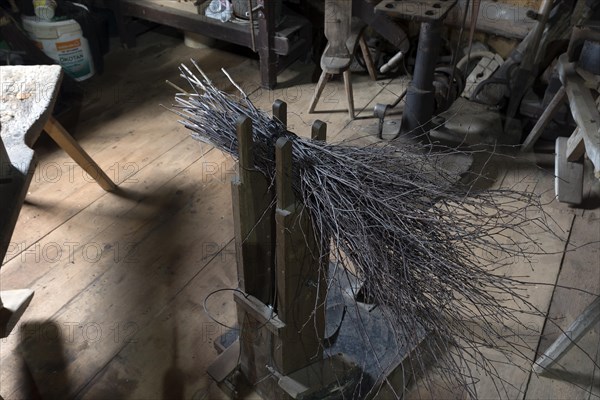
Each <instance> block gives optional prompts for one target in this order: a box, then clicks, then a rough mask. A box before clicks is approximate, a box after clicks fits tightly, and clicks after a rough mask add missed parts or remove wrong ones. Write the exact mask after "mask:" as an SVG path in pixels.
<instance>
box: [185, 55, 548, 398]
mask: <svg viewBox="0 0 600 400" xmlns="http://www.w3.org/2000/svg"><path fill="white" fill-rule="evenodd" d="M196 67H197V66H196ZM198 71H199V73H200V74H201V75H202V76H203V78H202V79H199V78H198V77H196V76H195V74H194V73H192V72H191V71H190V70H189V69H188V68H187V67H186V66H182V67H181V73H182V76H183V77H184V78H185V79H186V80H187V81H188V82H189V84H190V85H191V87H192V89H193V90H192V91H191V94H190V93H179V94H178V95H177V96H176V103H177V104H176V106H175V107H174V111H175V112H176V113H177V114H178V115H180V116H181V117H182V120H181V122H182V123H183V124H184V125H185V126H186V127H187V128H188V129H189V130H191V131H192V132H193V136H194V138H196V139H197V140H200V141H203V142H207V143H210V144H212V145H214V146H216V147H217V148H219V149H220V150H222V151H224V152H226V153H228V154H231V155H232V156H233V157H237V155H238V147H237V138H236V121H237V120H238V117H239V116H240V115H245V116H249V117H250V118H251V119H252V122H253V137H254V142H255V145H254V157H255V160H256V163H257V168H258V169H259V170H260V171H262V173H264V174H265V176H266V177H267V178H268V179H270V180H272V179H274V178H273V177H274V169H275V150H274V145H275V142H276V140H277V139H278V138H279V137H281V136H282V135H285V136H287V137H289V138H290V139H291V140H292V141H293V168H294V170H293V174H294V176H295V179H294V185H295V186H294V190H295V191H296V193H297V195H298V196H299V198H301V199H302V201H303V202H304V205H305V207H306V209H307V210H308V211H309V212H310V215H311V217H312V221H313V224H314V228H315V229H314V230H315V232H316V234H317V235H319V236H320V239H322V238H331V243H332V248H331V250H332V254H334V255H335V256H336V258H337V260H338V262H340V263H341V264H342V265H343V266H344V267H346V268H348V269H349V270H352V271H353V273H355V274H356V275H357V276H358V277H359V278H360V279H361V280H362V281H364V291H365V293H367V295H368V296H369V298H370V299H371V300H372V301H373V302H374V303H376V304H379V305H381V306H386V307H385V310H386V311H385V315H386V317H387V318H388V320H389V321H390V322H391V325H392V326H396V327H399V329H398V336H399V340H401V341H403V342H404V343H406V341H408V342H409V343H407V344H408V346H410V347H412V346H411V345H416V344H417V343H410V341H411V340H415V341H416V340H417V338H418V337H420V336H421V335H420V334H419V333H420V332H422V331H423V330H425V331H429V332H435V333H436V335H437V336H438V337H440V338H441V339H442V340H439V341H437V342H436V344H435V345H433V346H434V347H433V348H430V351H431V353H437V354H442V353H450V354H452V355H453V356H451V357H446V358H445V362H446V363H447V364H446V365H445V367H443V368H441V370H442V371H444V374H445V376H446V378H447V379H448V380H449V381H451V382H454V381H456V380H457V379H458V380H460V381H462V382H464V383H465V388H466V389H467V390H468V391H469V393H470V394H471V395H472V396H473V397H475V396H476V394H475V392H474V389H473V386H472V385H470V384H469V383H472V382H469V379H468V376H469V374H468V373H465V372H464V371H465V368H468V367H469V365H473V363H475V364H476V365H478V367H479V368H484V369H485V371H486V372H487V373H488V374H490V375H492V376H496V378H497V379H499V380H500V381H502V377H501V376H499V374H498V373H496V372H495V370H494V366H493V365H492V364H491V363H489V362H488V360H487V359H486V358H485V357H484V356H483V355H482V352H481V349H482V347H494V348H496V349H499V350H500V351H502V352H504V353H505V355H506V357H507V358H508V359H509V360H510V359H511V357H514V356H520V355H522V354H523V353H522V351H523V350H524V349H527V348H528V346H527V345H526V343H524V342H519V341H518V340H517V341H516V342H515V341H508V340H506V339H503V338H505V337H507V336H512V337H513V338H514V337H519V336H518V335H516V334H514V335H510V333H511V332H512V333H515V332H516V331H517V330H520V331H521V333H522V332H523V328H525V327H523V326H520V322H519V319H518V318H517V317H516V316H515V314H514V311H515V310H516V307H518V310H519V311H525V312H535V310H534V308H533V307H531V306H530V305H529V304H528V302H527V300H526V298H525V296H524V295H523V294H522V292H521V291H520V289H519V287H518V285H516V284H515V282H514V281H513V280H511V279H509V278H508V277H506V276H502V275H499V274H496V273H494V268H495V267H497V266H498V265H502V264H503V262H502V260H505V261H507V262H508V261H509V260H510V259H511V258H512V257H514V256H518V257H519V258H520V259H527V258H528V256H529V255H530V254H531V252H532V251H535V249H534V248H533V247H532V245H531V241H530V240H529V234H528V232H530V230H528V229H530V228H531V226H535V225H537V226H538V227H539V228H540V229H546V228H545V221H543V220H541V219H540V220H536V219H529V218H528V216H529V215H530V213H528V212H527V211H528V209H529V208H532V207H533V208H536V209H539V208H540V204H539V199H538V198H537V197H536V195H534V194H532V193H530V192H519V191H514V190H507V189H495V190H490V189H486V190H475V189H474V188H473V187H472V186H465V185H457V184H455V178H454V177H451V176H449V174H448V173H447V172H445V171H444V169H443V168H442V167H441V166H440V165H438V164H437V161H436V160H439V158H438V157H434V156H433V155H432V154H431V153H430V152H428V151H424V150H423V148H416V146H409V145H402V146H398V147H395V146H390V145H386V146H369V147H364V148H361V147H355V146H349V145H344V144H327V143H324V142H320V141H313V140H310V139H306V138H302V137H298V136H296V135H294V134H292V133H290V132H288V131H287V130H286V127H285V126H284V125H283V124H281V123H280V122H279V121H276V120H274V119H272V118H270V116H269V115H267V114H266V113H265V112H263V111H261V110H259V109H257V108H256V107H255V106H254V105H253V104H252V102H251V101H250V100H249V99H248V97H247V96H246V95H245V94H244V92H243V91H242V90H241V89H240V88H239V87H238V89H239V91H240V94H241V97H234V96H231V95H228V94H226V93H224V92H222V91H220V90H219V89H217V88H216V87H215V86H214V85H213V84H212V83H211V81H210V80H209V79H208V78H207V77H206V76H205V75H204V74H203V73H202V71H201V70H200V69H199V68H198ZM224 72H225V71H224ZM228 77H229V76H228ZM232 83H233V84H234V85H235V83H234V82H233V80H232ZM236 87H237V85H236ZM505 300H511V301H513V303H512V304H513V305H512V306H511V305H509V304H507V303H505V302H504V301H505ZM515 300H516V303H514V301H515ZM500 331H502V333H503V335H500V334H499V332H500ZM407 333H408V334H407ZM529 356H530V355H529ZM423 359H424V356H423ZM412 362H413V364H414V365H413V367H414V369H415V370H419V369H424V368H425V366H424V362H422V360H421V359H420V358H419V357H416V358H415V357H413V358H412ZM500 387H501V385H500V386H499V390H501V389H500Z"/></svg>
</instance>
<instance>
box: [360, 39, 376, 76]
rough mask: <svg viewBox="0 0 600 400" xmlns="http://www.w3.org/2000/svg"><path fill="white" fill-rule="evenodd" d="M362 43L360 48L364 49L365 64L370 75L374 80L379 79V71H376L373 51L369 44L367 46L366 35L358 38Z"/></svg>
mask: <svg viewBox="0 0 600 400" xmlns="http://www.w3.org/2000/svg"><path fill="white" fill-rule="evenodd" d="M358 43H359V44H360V49H361V50H362V55H363V59H364V60H365V64H366V65H367V70H368V71H369V75H370V76H371V79H373V80H374V81H376V80H377V71H375V65H374V64H373V57H371V52H370V51H369V46H367V42H366V41H365V37H364V36H361V37H360V39H359V40H358Z"/></svg>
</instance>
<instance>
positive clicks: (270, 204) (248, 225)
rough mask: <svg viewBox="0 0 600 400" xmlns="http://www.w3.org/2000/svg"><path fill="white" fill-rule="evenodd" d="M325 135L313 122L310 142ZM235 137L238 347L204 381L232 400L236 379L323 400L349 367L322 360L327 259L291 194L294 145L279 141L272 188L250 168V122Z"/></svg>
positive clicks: (242, 122)
mask: <svg viewBox="0 0 600 400" xmlns="http://www.w3.org/2000/svg"><path fill="white" fill-rule="evenodd" d="M273 115H274V118H276V119H278V120H279V121H280V122H282V123H283V124H286V123H287V105H286V104H285V103H284V102H282V101H280V100H278V101H276V102H275V103H274V104H273ZM326 129H327V125H326V124H325V123H323V122H321V121H316V122H315V123H314V124H313V127H312V139H313V140H323V141H324V140H325V137H326ZM237 136H238V148H239V163H238V174H237V177H236V178H235V179H234V181H233V183H232V189H233V190H232V192H233V193H232V196H233V212H234V224H235V239H236V250H237V271H238V279H239V290H238V291H236V292H235V294H234V299H235V302H236V305H237V315H238V326H239V329H240V330H239V339H238V340H237V341H236V342H235V343H233V344H232V345H231V346H229V347H228V348H227V349H226V350H225V351H224V352H223V353H222V354H221V355H220V357H219V358H218V359H217V360H216V361H215V363H214V364H213V365H211V366H210V367H209V369H208V373H209V375H210V376H211V377H212V378H213V379H215V380H216V381H217V382H218V383H219V384H220V387H221V388H222V389H223V390H224V391H226V392H228V393H229V394H230V395H231V396H232V397H235V396H236V393H237V392H238V391H239V389H238V386H239V384H236V383H235V382H234V380H235V379H234V378H232V377H233V376H235V373H234V372H235V371H238V372H240V373H241V375H242V376H243V378H244V380H245V381H246V383H247V384H249V385H251V386H252V387H253V388H254V390H256V392H258V394H259V395H261V396H262V397H263V398H267V399H273V398H277V399H290V398H307V397H310V396H314V395H317V393H318V395H319V396H320V395H321V394H323V393H324V392H326V391H327V388H328V387H329V386H334V385H335V379H336V375H337V377H338V378H339V376H340V374H343V371H344V370H346V366H347V365H348V363H347V362H345V360H343V358H342V357H341V356H340V357H330V358H328V359H327V360H324V357H323V338H324V332H325V299H326V295H327V276H326V271H327V267H328V265H329V257H328V256H326V255H325V256H323V253H324V252H323V250H322V248H321V247H322V246H324V244H322V243H318V241H317V239H316V237H315V235H314V231H313V226H312V222H311V220H310V217H309V213H308V212H303V210H304V206H303V204H302V202H301V201H300V199H298V198H297V197H296V195H295V193H294V191H293V189H292V182H293V176H292V165H293V164H292V163H293V160H292V153H293V141H291V140H289V139H288V138H285V137H281V138H279V139H278V140H277V142H276V145H275V158H276V176H275V179H276V181H275V185H272V184H271V182H269V181H268V180H267V178H266V177H265V176H264V175H263V174H262V173H261V172H259V171H257V169H256V167H255V159H254V151H253V146H254V143H253V136H252V121H251V120H250V118H248V117H240V119H239V120H238V124H237ZM325 363H326V365H325ZM348 368H350V366H349V365H348Z"/></svg>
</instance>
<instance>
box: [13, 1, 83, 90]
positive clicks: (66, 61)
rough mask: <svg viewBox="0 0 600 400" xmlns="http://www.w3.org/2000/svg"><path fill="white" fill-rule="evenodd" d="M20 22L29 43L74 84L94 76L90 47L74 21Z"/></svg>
mask: <svg viewBox="0 0 600 400" xmlns="http://www.w3.org/2000/svg"><path fill="white" fill-rule="evenodd" d="M82 7H83V6H82ZM22 20H23V28H24V29H25V31H27V34H28V35H29V37H30V38H31V40H33V41H34V42H35V43H36V44H37V46H38V47H39V48H40V49H41V50H42V51H43V52H44V53H46V55H47V56H48V57H50V58H51V59H53V60H54V61H56V62H58V63H59V64H60V65H61V66H62V67H63V68H64V70H65V71H66V73H67V74H69V75H70V76H71V77H73V78H74V79H75V80H77V81H83V80H86V79H88V78H90V77H92V76H93V75H94V73H95V70H94V61H93V58H92V53H91V51H90V46H89V44H88V41H87V39H86V38H84V37H83V31H82V30H81V26H80V25H79V24H78V23H77V21H75V20H74V19H68V20H65V21H44V20H41V19H39V18H37V17H28V16H24V17H23V19H22Z"/></svg>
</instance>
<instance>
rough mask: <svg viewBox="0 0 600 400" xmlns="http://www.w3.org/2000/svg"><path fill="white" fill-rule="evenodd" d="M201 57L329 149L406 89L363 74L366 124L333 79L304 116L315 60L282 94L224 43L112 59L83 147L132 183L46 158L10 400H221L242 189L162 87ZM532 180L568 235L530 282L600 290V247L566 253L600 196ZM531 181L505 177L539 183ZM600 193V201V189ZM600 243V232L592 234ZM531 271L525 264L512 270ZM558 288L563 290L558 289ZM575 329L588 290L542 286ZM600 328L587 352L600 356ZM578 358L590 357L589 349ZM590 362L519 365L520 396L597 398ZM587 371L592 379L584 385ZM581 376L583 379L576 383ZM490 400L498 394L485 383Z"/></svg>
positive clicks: (5, 281)
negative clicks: (218, 366)
mask: <svg viewBox="0 0 600 400" xmlns="http://www.w3.org/2000/svg"><path fill="white" fill-rule="evenodd" d="M190 57H193V58H194V59H196V60H198V61H199V63H200V64H201V65H202V67H203V68H204V69H205V71H206V72H207V73H208V74H209V75H210V76H211V78H213V79H214V80H215V82H217V84H218V85H219V86H220V87H222V88H224V89H228V90H231V89H233V88H232V86H231V85H230V84H229V82H228V81H227V80H226V78H225V77H224V76H223V75H222V74H220V73H219V69H220V68H221V67H224V68H226V69H228V71H229V72H230V73H231V74H232V76H234V77H235V78H236V79H237V80H238V83H239V84H240V85H241V86H242V87H243V88H244V90H246V92H247V93H249V94H250V97H251V98H252V100H253V101H254V102H255V104H257V105H258V106H259V107H261V108H263V109H265V110H269V109H270V107H271V103H272V102H273V101H274V100H275V99H278V98H280V99H283V100H285V101H287V102H288V107H289V111H290V115H289V126H290V129H291V130H293V131H295V132H297V133H298V134H301V135H304V136H308V135H309V134H310V125H311V123H312V121H313V120H314V119H317V118H318V119H321V120H323V121H325V122H327V123H328V137H329V138H331V139H332V140H343V139H349V138H362V140H363V141H366V142H372V141H374V135H375V133H376V130H377V120H376V119H374V118H372V117H371V110H372V107H373V106H374V105H375V103H378V102H379V103H385V102H390V101H392V100H393V99H394V96H396V95H397V94H399V93H401V91H402V90H403V88H404V87H405V85H406V80H405V79H394V80H389V79H388V80H383V79H382V80H379V81H377V82H372V81H371V80H370V79H369V78H368V76H367V75H366V74H355V76H354V77H353V81H354V94H355V106H356V110H357V114H358V118H357V119H356V120H354V121H352V122H350V121H348V119H347V113H346V110H345V108H346V98H345V94H344V88H343V83H342V82H341V80H338V81H334V82H331V83H329V84H328V86H327V88H326V90H325V92H324V94H323V98H322V101H321V102H319V104H318V105H317V111H318V112H317V113H316V114H311V115H309V114H307V113H306V110H307V109H308V105H309V101H310V98H311V96H312V94H313V90H314V84H312V83H310V76H311V75H312V68H313V67H312V66H311V65H304V64H300V63H297V64H294V65H293V66H292V67H291V68H289V69H288V70H287V71H285V72H284V73H283V74H282V75H280V77H279V82H280V85H279V87H278V88H277V89H275V90H272V91H267V90H263V89H260V88H259V82H260V79H259V73H258V63H257V61H255V60H249V59H247V58H244V57H241V56H238V55H236V54H234V53H233V52H231V51H226V50H219V49H199V50H192V49H188V48H186V47H184V46H183V45H182V43H181V40H180V39H177V38H174V37H171V36H166V35H164V34H161V33H160V32H149V33H147V34H144V35H143V36H142V37H140V40H139V46H138V47H137V48H135V49H131V50H124V49H117V50H114V51H113V52H112V53H111V54H110V55H109V56H108V57H107V59H106V62H107V66H106V71H107V72H106V73H105V75H103V76H100V77H95V78H93V79H92V80H91V81H88V82H86V83H84V85H83V87H84V89H85V100H84V104H83V110H82V114H81V118H80V121H79V125H78V127H77V135H76V136H77V139H78V140H79V142H80V143H81V145H82V146H83V147H84V148H85V149H86V151H88V152H89V153H90V155H91V156H92V157H93V158H94V159H95V160H96V161H97V162H98V163H99V165H100V166H101V167H102V168H103V169H104V170H105V171H107V173H108V174H109V176H111V178H113V180H114V181H115V182H117V183H118V184H119V187H120V191H119V193H116V194H110V193H106V192H104V191H102V190H101V189H100V188H99V187H98V186H97V185H96V184H94V183H91V182H90V181H91V179H90V178H89V177H88V176H86V175H85V174H84V173H83V171H82V170H81V169H79V168H78V167H77V166H76V165H74V164H73V163H72V162H71V160H70V159H69V158H68V157H67V156H66V155H65V154H64V153H63V152H61V151H60V150H58V149H56V148H53V147H51V146H49V147H47V148H41V149H40V153H41V160H40V165H39V167H38V170H37V171H36V175H35V176H34V179H33V183H32V185H31V188H30V192H29V193H28V196H27V203H26V204H25V206H24V207H23V210H22V212H21V215H20V218H19V221H18V223H17V229H16V231H15V233H14V236H13V239H12V243H11V247H10V249H9V252H8V253H7V255H6V257H5V259H4V261H3V265H2V270H1V272H0V286H1V288H2V289H3V290H6V289H13V288H21V287H29V288H32V289H34V290H35V297H34V299H33V301H32V303H31V305H30V307H29V309H28V310H27V312H26V313H25V315H24V316H23V318H22V320H21V322H20V324H19V326H18V327H17V329H15V331H14V332H13V333H12V334H11V336H9V337H8V338H6V339H2V340H0V396H3V397H4V398H5V399H36V398H43V399H49V398H57V399H66V398H81V399H196V400H199V399H219V398H222V397H223V396H222V394H221V392H220V391H219V390H218V388H216V387H215V385H214V384H213V383H212V382H211V380H210V379H208V377H207V375H206V373H205V371H206V367H207V366H208V365H209V364H210V363H211V362H212V361H213V360H214V359H215V357H216V352H215V350H214V348H213V341H214V340H215V339H216V338H217V337H218V336H219V335H221V334H222V333H224V332H226V331H227V328H225V326H231V325H233V324H234V323H235V308H234V304H233V301H232V296H231V292H229V291H223V292H219V293H216V294H215V295H214V296H212V297H210V299H209V301H208V302H207V308H208V309H209V311H210V313H211V314H210V317H209V316H208V315H207V314H206V313H205V312H204V300H205V298H206V297H207V296H208V295H209V294H211V293H213V292H214V291H215V290H218V289H227V288H234V287H236V285H237V281H236V276H235V253H234V245H233V224H232V217H231V200H230V184H229V182H230V179H231V177H232V175H233V173H234V162H233V160H232V159H231V158H230V157H226V156H224V155H223V154H222V153H220V152H219V151H217V150H214V149H212V148H211V147H210V146H207V145H202V144H200V143H198V142H195V141H193V140H192V139H190V138H189V136H188V133H187V132H186V131H185V129H183V128H182V127H181V126H180V125H179V124H178V123H177V117H176V116H175V115H174V114H172V113H170V112H168V111H167V110H165V109H164V108H162V107H160V104H165V105H169V104H171V102H172V100H171V99H172V94H173V90H172V89H171V88H170V87H169V86H167V85H165V84H164V81H165V79H169V80H171V81H173V82H178V83H179V84H180V85H183V83H182V82H181V79H179V78H178V71H177V66H178V64H179V63H180V62H185V61H188V60H189V58H190ZM528 173H532V174H535V176H536V178H535V179H534V181H535V182H534V183H535V184H536V185H538V186H536V190H538V191H540V192H545V193H546V194H545V196H546V198H547V199H548V202H547V203H548V206H547V211H548V212H549V213H550V215H552V217H553V218H554V220H555V223H556V224H557V226H560V227H561V229H558V228H557V231H560V232H561V233H560V234H558V235H557V236H553V237H551V235H540V236H539V238H538V239H539V240H541V241H543V242H544V244H545V246H546V248H552V249H554V250H556V254H552V255H548V256H544V258H540V260H539V263H538V265H539V267H538V266H535V268H534V269H533V270H528V271H527V272H528V274H529V275H530V278H529V279H531V281H536V282H547V283H550V284H554V283H555V282H557V281H558V282H559V284H561V285H564V286H573V287H579V288H582V289H585V290H587V291H590V292H595V293H598V292H599V291H600V260H599V259H598V258H599V254H600V252H599V246H598V243H595V244H592V245H588V246H584V247H581V248H577V249H576V250H572V251H569V252H567V253H566V254H564V255H563V250H564V249H565V248H567V249H571V248H573V247H574V246H576V245H580V244H583V243H587V242H589V241H592V240H597V241H598V240H600V238H598V237H597V235H598V232H599V231H600V220H599V217H598V215H599V211H598V206H599V204H598V197H597V195H594V196H596V197H595V200H592V201H591V202H589V204H587V209H586V210H585V211H582V210H579V209H571V208H569V207H567V206H564V205H561V204H557V203H555V202H551V201H550V200H551V199H550V197H551V196H550V192H551V188H552V179H551V176H549V175H548V174H544V173H539V174H538V173H537V172H535V171H534V172H531V171H530V172H528ZM522 178H523V175H520V173H516V174H515V173H512V175H511V172H510V171H509V172H507V173H505V178H504V179H505V181H506V182H511V180H512V182H513V183H519V184H523V183H524V182H525V184H531V183H532V181H531V180H530V181H527V180H526V179H522ZM595 193H600V192H595ZM594 235H596V236H594ZM521 272H522V270H521V269H519V268H517V267H515V271H514V273H515V274H521ZM553 293H554V295H553ZM530 294H531V296H532V298H533V299H535V304H536V305H538V306H539V307H540V308H541V309H544V310H548V309H550V318H551V319H552V321H556V325H558V326H560V327H562V328H564V327H565V326H568V324H569V323H570V321H571V320H572V319H573V318H574V317H575V316H576V315H577V313H579V312H580V311H581V310H582V309H583V308H584V307H585V304H586V303H587V302H589V301H590V300H589V299H590V296H586V295H585V294H583V293H582V292H575V294H573V293H572V291H567V290H558V289H556V290H553V288H552V287H551V286H540V287H539V288H538V289H535V290H532V292H531V293H530ZM532 323H535V324H536V326H539V333H540V334H541V335H542V340H541V342H540V337H539V336H538V337H535V338H532V342H531V351H530V353H531V354H530V356H531V359H532V360H533V358H534V357H535V354H536V351H537V352H539V351H543V350H544V349H545V348H546V347H547V346H548V345H549V344H550V343H551V341H552V340H553V339H554V338H555V337H556V335H557V332H558V330H557V329H554V330H553V327H554V326H555V325H553V324H548V323H546V324H545V323H544V321H541V320H536V321H532ZM598 330H599V329H598V326H596V327H595V328H594V329H593V330H592V332H590V334H589V335H588V336H587V337H586V338H585V340H584V341H583V342H582V346H583V347H584V349H585V350H586V351H587V352H588V353H589V354H593V355H594V356H595V357H596V358H597V363H600V358H599V356H598V349H599V343H598V342H599V339H598V338H599V337H600V336H599V332H598ZM575 357H576V358H577V357H580V359H582V357H581V355H579V356H577V355H575ZM580 359H575V360H571V361H570V363H571V364H568V363H567V362H566V361H565V365H575V364H576V365H580V369H574V370H573V371H571V372H570V373H571V374H572V375H569V371H567V372H566V373H563V379H562V380H561V379H552V380H548V378H538V377H535V376H530V374H528V373H525V372H523V371H522V370H518V371H520V372H517V371H516V370H517V369H514V370H515V371H513V370H511V369H510V368H507V369H506V371H505V372H506V375H507V376H510V379H511V382H512V383H513V385H514V387H516V388H517V389H515V390H514V391H513V392H511V393H510V397H514V398H527V399H536V398H582V399H583V398H585V399H592V398H598V393H600V390H599V389H598V388H599V386H598V385H599V382H600V372H599V371H597V370H595V369H594V368H591V367H590V366H589V365H592V366H593V363H591V364H589V365H588V364H586V365H588V366H584V365H583V364H582V362H580V361H578V360H580ZM590 369H592V371H591V373H589V372H590V371H589V370H590ZM586 374H587V375H586ZM565 376H566V377H567V378H568V380H571V381H573V380H575V381H576V385H573V384H572V383H569V382H566V381H565V380H564V377H565ZM480 386H481V393H482V398H494V393H495V392H493V390H492V388H491V386H490V383H489V382H486V381H485V380H482V383H481V384H480ZM460 395H461V393H460V392H454V393H445V394H443V395H442V394H435V393H423V392H419V393H418V396H417V397H420V398H440V397H446V398H456V397H459V396H460Z"/></svg>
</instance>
